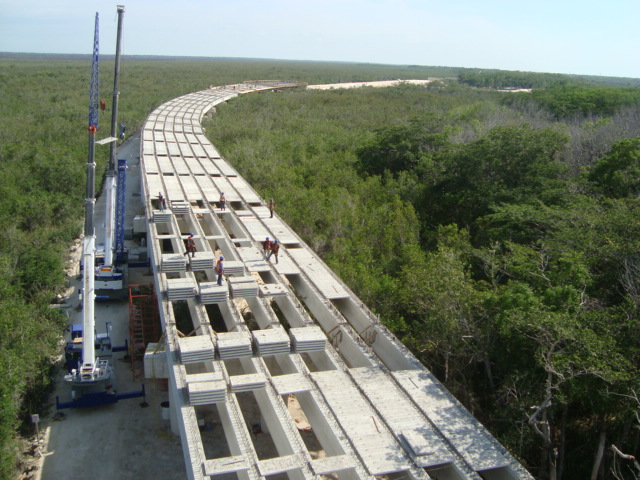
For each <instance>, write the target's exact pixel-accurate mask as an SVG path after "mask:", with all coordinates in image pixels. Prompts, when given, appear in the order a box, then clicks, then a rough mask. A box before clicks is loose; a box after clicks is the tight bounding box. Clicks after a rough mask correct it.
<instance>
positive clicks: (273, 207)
mask: <svg viewBox="0 0 640 480" xmlns="http://www.w3.org/2000/svg"><path fill="white" fill-rule="evenodd" d="M275 209H276V202H274V201H273V198H271V199H269V211H270V212H271V217H270V218H273V211H274V210H275Z"/></svg>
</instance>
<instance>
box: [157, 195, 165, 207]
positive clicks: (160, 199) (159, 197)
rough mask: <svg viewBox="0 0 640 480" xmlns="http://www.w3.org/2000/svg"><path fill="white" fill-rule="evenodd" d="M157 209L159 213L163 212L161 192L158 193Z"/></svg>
mask: <svg viewBox="0 0 640 480" xmlns="http://www.w3.org/2000/svg"><path fill="white" fill-rule="evenodd" d="M158 207H159V208H160V211H161V212H164V197H163V196H162V192H158Z"/></svg>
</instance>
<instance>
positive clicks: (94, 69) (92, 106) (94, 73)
mask: <svg viewBox="0 0 640 480" xmlns="http://www.w3.org/2000/svg"><path fill="white" fill-rule="evenodd" d="M99 50H100V40H99V35H98V13H97V12H96V27H95V32H94V35H93V56H92V58H91V87H90V90H89V131H92V132H93V133H95V132H96V131H97V130H98V109H99V108H100V105H99V100H98V96H99V95H98V84H99V82H98V51H99ZM92 127H93V128H92Z"/></svg>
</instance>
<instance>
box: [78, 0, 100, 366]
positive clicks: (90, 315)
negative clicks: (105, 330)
mask: <svg viewBox="0 0 640 480" xmlns="http://www.w3.org/2000/svg"><path fill="white" fill-rule="evenodd" d="M98 23H99V17H98V13H97V12H96V26H95V32H94V37H93V56H92V58H91V87H90V89H89V155H88V159H87V185H86V197H85V213H84V239H83V244H82V260H83V264H84V273H83V286H82V291H83V295H82V317H83V319H82V320H83V321H82V324H83V325H82V327H83V336H84V339H83V345H82V363H81V365H80V370H81V372H82V371H84V372H89V371H91V372H93V370H94V367H95V362H96V358H95V356H96V353H95V345H94V342H93V335H94V330H95V318H94V300H95V280H94V265H95V252H96V237H95V226H94V221H93V216H94V209H95V208H94V207H95V201H96V199H95V197H96V195H95V169H96V163H95V134H96V132H97V131H98V52H99V33H98Z"/></svg>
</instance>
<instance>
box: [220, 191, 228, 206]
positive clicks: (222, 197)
mask: <svg viewBox="0 0 640 480" xmlns="http://www.w3.org/2000/svg"><path fill="white" fill-rule="evenodd" d="M226 203H227V198H226V197H225V196H224V192H222V193H221V194H220V210H226V207H225V205H226Z"/></svg>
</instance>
